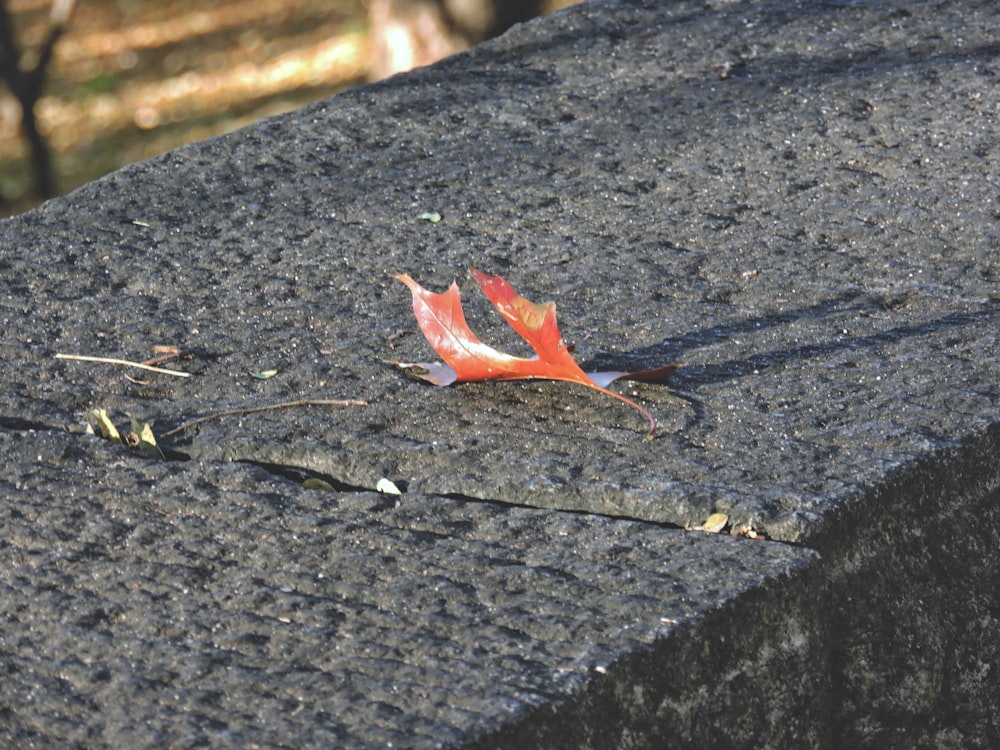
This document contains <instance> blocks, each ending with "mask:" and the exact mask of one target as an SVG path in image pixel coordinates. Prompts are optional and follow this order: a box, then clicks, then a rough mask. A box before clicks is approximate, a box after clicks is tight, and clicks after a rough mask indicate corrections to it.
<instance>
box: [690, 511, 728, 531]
mask: <svg viewBox="0 0 1000 750" xmlns="http://www.w3.org/2000/svg"><path fill="white" fill-rule="evenodd" d="M727 523H729V516H727V515H726V514H725V513H713V514H712V515H710V516H709V517H708V520H707V521H705V523H704V524H702V525H701V526H699V527H698V530H699V531H704V532H705V533H707V534H718V533H719V532H720V531H722V530H723V529H724V528H726V524H727Z"/></svg>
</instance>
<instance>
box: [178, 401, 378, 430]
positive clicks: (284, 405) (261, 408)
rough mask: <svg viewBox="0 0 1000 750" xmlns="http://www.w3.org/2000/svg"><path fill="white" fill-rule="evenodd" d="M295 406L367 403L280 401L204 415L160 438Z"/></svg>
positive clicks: (363, 402) (360, 402)
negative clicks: (196, 427) (198, 426)
mask: <svg viewBox="0 0 1000 750" xmlns="http://www.w3.org/2000/svg"><path fill="white" fill-rule="evenodd" d="M296 406H368V402H367V401H360V400H357V399H347V400H341V399H313V398H304V399H299V400H298V401H282V402H281V403H280V404H268V405H267V406H249V407H246V408H243V409H225V410H223V411H217V412H213V413H211V414H206V415H205V416H204V417H198V418H197V419H192V420H190V421H188V422H184V423H183V424H180V425H178V426H177V427H175V428H174V429H172V430H170V431H169V432H164V433H163V434H162V435H160V437H161V438H165V437H170V436H171V435H176V434H177V433H178V432H183V431H184V430H187V429H190V428H191V427H194V426H196V425H199V424H202V423H203V422H209V421H211V420H213V419H221V418H222V417H238V416H243V415H244V414H255V413H256V412H261V411H273V410H275V409H291V408H293V407H296Z"/></svg>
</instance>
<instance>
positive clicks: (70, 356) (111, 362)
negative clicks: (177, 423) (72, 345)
mask: <svg viewBox="0 0 1000 750" xmlns="http://www.w3.org/2000/svg"><path fill="white" fill-rule="evenodd" d="M56 359H73V360H77V361H80V362H103V363H104V364H108V365H123V366H125V367H138V368H139V369H140V370H149V371H150V372H158V373H161V374H163V375H176V376H177V377H179V378H189V377H191V373H189V372H181V371H180V370H167V369H164V368H163V367H153V366H152V365H147V364H143V363H142V362H132V361H130V360H127V359H115V358H113V357H88V356H85V355H83V354H56Z"/></svg>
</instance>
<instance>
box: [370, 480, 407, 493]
mask: <svg viewBox="0 0 1000 750" xmlns="http://www.w3.org/2000/svg"><path fill="white" fill-rule="evenodd" d="M375 489H376V490H378V491H379V492H381V493H382V494H383V495H402V494H403V493H402V492H401V491H400V489H399V487H397V486H396V484H395V482H392V481H391V480H389V479H386V478H385V477H382V478H381V479H380V480H378V484H376V485H375Z"/></svg>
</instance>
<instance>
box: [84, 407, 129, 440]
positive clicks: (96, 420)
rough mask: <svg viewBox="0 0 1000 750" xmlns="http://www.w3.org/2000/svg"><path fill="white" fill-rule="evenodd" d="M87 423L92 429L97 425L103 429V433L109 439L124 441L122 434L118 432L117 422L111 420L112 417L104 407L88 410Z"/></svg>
mask: <svg viewBox="0 0 1000 750" xmlns="http://www.w3.org/2000/svg"><path fill="white" fill-rule="evenodd" d="M87 425H88V426H89V427H90V429H91V431H93V430H94V428H95V427H96V428H97V429H99V430H100V431H101V435H102V436H104V437H105V438H107V439H108V440H115V441H117V442H119V443H120V442H122V437H121V435H119V434H118V429H117V428H116V427H115V423H114V422H112V421H111V417H109V416H108V412H107V411H106V410H104V409H91V410H90V411H88V412H87Z"/></svg>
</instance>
